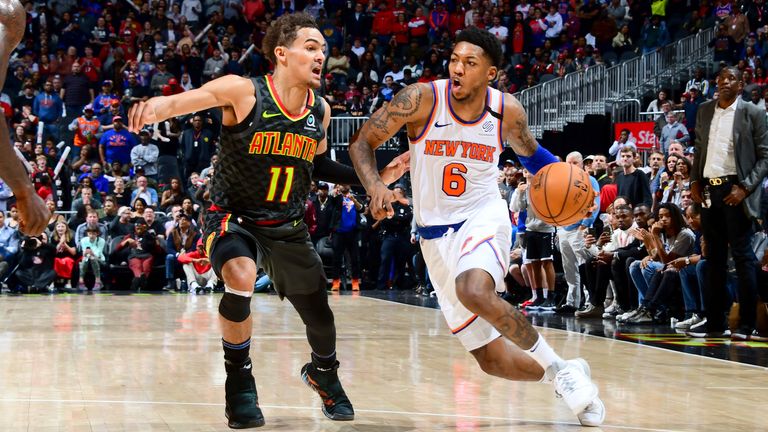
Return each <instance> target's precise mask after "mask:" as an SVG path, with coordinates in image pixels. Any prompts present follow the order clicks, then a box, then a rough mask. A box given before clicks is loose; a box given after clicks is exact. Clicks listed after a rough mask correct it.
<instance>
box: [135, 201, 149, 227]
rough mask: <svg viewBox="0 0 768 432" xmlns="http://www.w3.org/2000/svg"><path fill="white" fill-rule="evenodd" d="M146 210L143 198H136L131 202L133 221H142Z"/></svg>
mask: <svg viewBox="0 0 768 432" xmlns="http://www.w3.org/2000/svg"><path fill="white" fill-rule="evenodd" d="M146 209H147V202H146V201H144V198H136V199H135V200H134V201H133V218H132V219H133V221H134V223H135V221H136V220H137V219H143V218H144V210H146Z"/></svg>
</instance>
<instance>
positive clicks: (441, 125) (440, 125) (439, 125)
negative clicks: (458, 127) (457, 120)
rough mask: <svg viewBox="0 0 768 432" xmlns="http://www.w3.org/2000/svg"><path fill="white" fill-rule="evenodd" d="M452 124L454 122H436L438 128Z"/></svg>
mask: <svg viewBox="0 0 768 432" xmlns="http://www.w3.org/2000/svg"><path fill="white" fill-rule="evenodd" d="M452 124H453V123H446V124H440V123H438V122H435V127H436V128H441V127H446V126H450V125H452Z"/></svg>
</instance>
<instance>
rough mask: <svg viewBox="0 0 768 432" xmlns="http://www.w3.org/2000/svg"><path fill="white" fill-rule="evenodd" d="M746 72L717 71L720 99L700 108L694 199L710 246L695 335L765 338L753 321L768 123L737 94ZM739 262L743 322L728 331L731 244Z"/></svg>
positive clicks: (767, 167)
mask: <svg viewBox="0 0 768 432" xmlns="http://www.w3.org/2000/svg"><path fill="white" fill-rule="evenodd" d="M743 88H744V82H743V81H742V75H741V71H739V70H738V69H737V68H735V67H727V68H724V69H722V70H721V71H720V74H719V75H718V77H717V89H718V91H719V92H720V96H719V98H718V99H717V100H714V101H707V102H705V103H703V104H701V106H700V107H699V111H698V113H697V119H696V152H695V156H694V162H693V170H692V171H691V195H692V196H691V197H692V198H693V200H694V201H695V202H697V203H699V204H702V207H703V208H702V210H701V230H702V234H703V235H704V238H705V239H706V244H707V264H708V266H707V272H706V278H705V284H704V303H705V305H706V311H705V313H704V314H705V315H706V317H707V319H706V320H705V321H702V324H698V325H695V326H692V327H691V328H690V329H689V330H688V332H687V334H688V335H689V336H692V337H727V336H731V338H732V339H734V340H758V341H762V340H768V335H766V334H760V333H759V332H757V331H756V330H755V327H756V322H755V321H756V313H755V311H756V308H757V306H756V303H757V280H756V277H757V258H756V257H755V254H754V252H753V251H752V248H751V247H750V245H751V243H752V242H751V239H752V235H753V230H752V227H753V221H754V219H756V218H758V217H759V215H760V198H761V193H762V189H761V188H760V184H761V183H762V181H763V179H764V178H765V177H766V176H767V175H768V127H766V119H765V111H764V110H761V109H759V108H757V107H756V106H754V105H753V104H750V103H747V102H745V101H743V100H741V98H740V97H739V95H741V92H742V91H743ZM729 248H730V252H731V256H732V257H733V261H734V262H735V263H736V275H737V278H738V284H737V285H738V287H739V293H738V299H739V311H740V323H739V327H738V329H737V330H736V331H735V332H733V334H731V332H730V330H728V326H727V321H726V316H725V314H726V311H727V310H728V309H729V303H730V302H729V301H728V294H727V292H726V290H725V286H726V284H725V282H726V274H727V271H728V250H729Z"/></svg>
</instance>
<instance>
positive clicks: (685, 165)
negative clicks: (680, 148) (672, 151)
mask: <svg viewBox="0 0 768 432" xmlns="http://www.w3.org/2000/svg"><path fill="white" fill-rule="evenodd" d="M675 168H676V169H677V171H675V172H674V174H673V175H672V179H671V180H670V181H668V182H667V185H666V187H665V189H664V192H663V194H662V198H661V202H668V203H672V204H675V205H676V206H678V207H680V202H681V200H682V195H683V191H684V190H686V189H689V188H690V182H691V162H690V161H688V159H686V158H680V159H678V160H677V164H676V166H675Z"/></svg>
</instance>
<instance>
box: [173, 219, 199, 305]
mask: <svg viewBox="0 0 768 432" xmlns="http://www.w3.org/2000/svg"><path fill="white" fill-rule="evenodd" d="M199 239H200V234H199V233H198V232H197V230H195V229H194V228H193V227H192V221H191V220H190V219H189V216H187V215H186V214H183V213H181V214H179V222H178V226H177V227H175V228H174V229H173V230H172V231H171V234H170V235H169V236H168V240H166V246H165V251H166V256H165V279H166V283H167V284H166V289H168V290H172V289H176V262H177V260H180V259H181V255H182V254H184V253H187V252H192V251H194V250H195V244H196V243H197V241H198V240H199ZM179 262H181V261H179Z"/></svg>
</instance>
